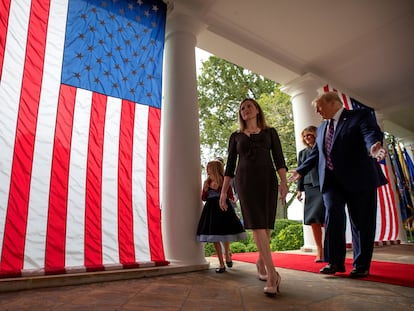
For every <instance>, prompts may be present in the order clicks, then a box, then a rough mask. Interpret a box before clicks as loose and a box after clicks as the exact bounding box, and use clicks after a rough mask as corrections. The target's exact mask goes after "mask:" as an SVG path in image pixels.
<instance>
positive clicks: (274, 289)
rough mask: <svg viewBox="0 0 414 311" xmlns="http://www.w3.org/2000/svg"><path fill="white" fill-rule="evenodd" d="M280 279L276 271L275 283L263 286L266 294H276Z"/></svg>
mask: <svg viewBox="0 0 414 311" xmlns="http://www.w3.org/2000/svg"><path fill="white" fill-rule="evenodd" d="M281 280H282V278H281V277H280V275H279V273H278V272H276V281H275V285H274V286H265V288H264V289H263V292H264V293H265V294H266V295H267V296H272V297H273V296H276V294H277V293H279V292H280V291H279V286H280V281H281Z"/></svg>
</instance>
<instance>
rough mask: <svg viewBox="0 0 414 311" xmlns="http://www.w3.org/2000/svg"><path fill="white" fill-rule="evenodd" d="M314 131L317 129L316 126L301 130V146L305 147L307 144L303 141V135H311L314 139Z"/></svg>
mask: <svg viewBox="0 0 414 311" xmlns="http://www.w3.org/2000/svg"><path fill="white" fill-rule="evenodd" d="M316 130H317V127H316V126H314V125H310V126H308V127H305V128H304V129H303V130H302V133H301V135H302V142H303V144H304V145H305V146H307V145H308V144H307V143H306V141H305V137H304V135H305V134H312V135H313V137H314V138H316Z"/></svg>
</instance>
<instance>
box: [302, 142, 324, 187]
mask: <svg viewBox="0 0 414 311" xmlns="http://www.w3.org/2000/svg"><path fill="white" fill-rule="evenodd" d="M311 152H312V148H310V147H306V148H305V149H302V150H301V151H299V155H298V166H300V165H301V164H302V163H303V162H305V160H306V159H307V157H308V156H309V154H310V153H311ZM304 184H309V185H312V186H313V187H317V186H319V173H318V168H317V166H316V165H315V166H314V167H313V168H312V169H311V170H310V171H309V173H307V174H306V175H305V176H303V178H301V179H299V180H298V190H299V191H305V188H304Z"/></svg>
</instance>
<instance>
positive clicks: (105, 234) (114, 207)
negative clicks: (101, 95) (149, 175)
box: [102, 97, 122, 264]
mask: <svg viewBox="0 0 414 311" xmlns="http://www.w3.org/2000/svg"><path fill="white" fill-rule="evenodd" d="M121 108H122V100H121V99H117V98H113V97H108V102H107V107H106V116H105V133H104V148H103V159H102V261H103V264H111V263H118V262H119V247H118V235H117V232H118V153H119V128H120V123H121Z"/></svg>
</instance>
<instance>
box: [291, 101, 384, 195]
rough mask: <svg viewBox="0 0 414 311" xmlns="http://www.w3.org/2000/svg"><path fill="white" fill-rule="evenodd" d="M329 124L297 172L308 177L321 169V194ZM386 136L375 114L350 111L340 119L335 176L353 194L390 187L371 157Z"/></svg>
mask: <svg viewBox="0 0 414 311" xmlns="http://www.w3.org/2000/svg"><path fill="white" fill-rule="evenodd" d="M327 125H328V122H327V121H324V122H323V123H322V124H321V125H320V126H319V128H318V131H317V137H316V145H315V147H314V148H313V149H312V152H311V154H310V155H309V157H308V158H307V159H306V161H305V162H304V163H302V165H300V166H299V167H298V168H297V170H296V171H297V172H298V173H299V174H300V175H302V176H305V175H306V173H307V172H309V171H310V170H311V169H312V167H313V166H314V165H316V164H317V165H318V171H319V181H320V187H321V191H322V192H323V185H324V181H325V161H326V155H325V148H324V141H325V132H326V128H327ZM383 138H384V135H383V133H382V131H381V129H380V128H379V126H378V124H377V122H376V121H375V119H374V117H373V115H371V112H370V111H369V110H366V109H358V110H346V109H344V110H343V112H342V114H341V115H340V117H339V120H338V123H337V126H336V129H335V134H334V138H333V141H332V146H331V159H332V163H333V166H334V174H335V176H337V178H336V179H337V181H338V182H339V183H340V184H341V186H342V187H343V188H344V189H345V190H346V191H349V192H359V191H364V190H368V189H373V188H377V187H379V186H381V185H385V184H386V183H387V179H386V178H385V176H384V174H383V173H382V170H381V168H380V166H379V164H378V162H377V160H376V159H374V158H372V157H371V156H370V155H369V154H370V149H371V146H372V145H373V144H374V143H376V142H377V141H381V142H382V140H383Z"/></svg>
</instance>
